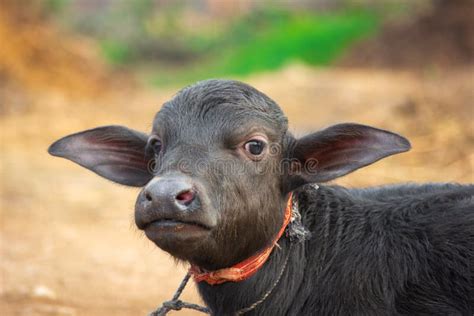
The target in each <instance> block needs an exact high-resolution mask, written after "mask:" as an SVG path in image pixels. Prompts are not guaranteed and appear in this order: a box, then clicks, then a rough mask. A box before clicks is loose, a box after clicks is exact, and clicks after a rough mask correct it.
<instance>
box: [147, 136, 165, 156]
mask: <svg viewBox="0 0 474 316" xmlns="http://www.w3.org/2000/svg"><path fill="white" fill-rule="evenodd" d="M161 147H162V143H161V140H160V138H159V137H158V136H154V135H153V136H151V137H150V138H149V139H148V143H147V148H148V149H149V150H150V151H152V152H153V153H154V154H155V155H158V154H159V153H160V151H161Z"/></svg>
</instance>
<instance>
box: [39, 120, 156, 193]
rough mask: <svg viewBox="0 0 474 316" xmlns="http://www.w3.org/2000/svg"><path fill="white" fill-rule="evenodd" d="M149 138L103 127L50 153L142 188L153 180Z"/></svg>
mask: <svg viewBox="0 0 474 316" xmlns="http://www.w3.org/2000/svg"><path fill="white" fill-rule="evenodd" d="M147 139H148V136H147V135H146V134H144V133H141V132H138V131H135V130H131V129H129V128H126V127H123V126H103V127H98V128H94V129H90V130H86V131H83V132H79V133H76V134H72V135H69V136H66V137H63V138H61V139H59V140H58V141H56V142H55V143H53V144H52V145H51V146H50V147H49V149H48V152H49V153H50V154H51V155H53V156H58V157H63V158H66V159H69V160H71V161H74V162H75V163H77V164H79V165H81V166H83V167H85V168H87V169H89V170H91V171H93V172H95V173H97V174H98V175H100V176H102V177H104V178H107V179H109V180H112V181H114V182H117V183H120V184H124V185H128V186H137V187H138V186H143V185H145V184H146V183H147V182H148V181H149V180H150V179H151V178H152V177H153V175H152V173H151V172H150V171H149V163H150V161H151V160H152V159H153V155H152V154H150V153H147V152H146V150H145V147H146V143H147Z"/></svg>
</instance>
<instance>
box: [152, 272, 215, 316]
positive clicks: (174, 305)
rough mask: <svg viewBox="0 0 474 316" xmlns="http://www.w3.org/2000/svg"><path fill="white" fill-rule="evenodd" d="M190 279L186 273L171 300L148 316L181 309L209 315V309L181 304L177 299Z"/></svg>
mask: <svg viewBox="0 0 474 316" xmlns="http://www.w3.org/2000/svg"><path fill="white" fill-rule="evenodd" d="M190 277H191V273H189V272H188V273H187V274H186V275H185V277H184V279H183V281H181V284H180V285H179V287H178V289H177V290H176V292H175V293H174V295H173V298H172V299H171V300H170V301H166V302H164V303H163V305H161V307H160V308H158V309H157V310H156V311H154V312H151V313H150V314H149V315H148V316H164V315H166V314H168V312H169V311H171V310H174V311H179V310H181V309H183V308H188V309H194V310H196V311H198V312H201V313H205V314H211V312H210V310H209V308H207V307H204V306H201V305H198V304H192V303H187V302H183V301H182V300H180V299H179V297H180V296H181V293H183V290H184V288H185V287H186V284H187V283H188V281H189V278H190Z"/></svg>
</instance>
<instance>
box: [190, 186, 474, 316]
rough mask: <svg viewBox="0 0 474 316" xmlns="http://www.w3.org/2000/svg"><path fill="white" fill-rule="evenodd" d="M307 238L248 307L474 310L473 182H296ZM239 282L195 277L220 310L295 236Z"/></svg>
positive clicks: (279, 259)
mask: <svg viewBox="0 0 474 316" xmlns="http://www.w3.org/2000/svg"><path fill="white" fill-rule="evenodd" d="M296 196H297V200H298V204H299V210H300V212H301V215H302V219H303V224H304V225H305V227H306V228H307V229H309V230H310V232H311V235H312V237H311V239H310V240H308V241H306V242H305V243H304V244H296V245H293V247H292V249H291V254H290V263H289V265H288V267H287V270H286V271H285V273H284V275H283V278H282V280H281V281H280V284H279V285H278V289H277V291H275V292H274V293H272V294H271V295H270V296H269V297H268V299H267V300H266V301H265V302H264V303H263V304H262V305H261V306H259V307H258V308H257V309H256V310H255V311H253V312H249V313H248V315H472V313H473V311H474V185H465V186H463V185H455V184H428V185H411V184H410V185H399V186H387V187H377V188H373V189H346V188H343V187H338V186H320V188H319V189H317V190H315V189H313V188H312V187H311V186H304V187H302V188H301V189H299V190H298V191H297V192H296ZM279 244H280V246H281V248H280V249H276V250H274V252H273V253H272V255H271V258H270V259H269V261H268V262H267V264H266V265H265V266H264V268H263V269H262V270H261V271H259V272H258V273H257V274H256V275H254V276H253V277H251V278H250V279H248V280H246V281H243V282H240V283H231V282H229V283H225V284H222V285H217V286H210V285H208V284H206V283H205V282H201V283H199V284H198V289H199V292H200V293H201V295H202V297H203V299H204V301H205V302H206V303H207V304H208V305H209V306H210V307H211V309H212V310H213V312H214V313H215V314H216V315H231V314H232V313H233V312H235V311H236V310H239V309H241V308H244V307H247V306H249V305H251V304H252V303H253V302H255V301H257V300H258V299H259V298H260V297H261V296H262V295H263V294H264V293H265V292H266V291H267V290H268V289H269V288H270V286H271V285H272V283H273V282H274V278H275V276H276V275H277V274H278V272H279V269H280V268H281V265H282V263H283V260H284V258H285V256H286V251H287V250H288V245H289V241H288V240H287V238H286V237H283V238H282V240H281V241H280V243H279Z"/></svg>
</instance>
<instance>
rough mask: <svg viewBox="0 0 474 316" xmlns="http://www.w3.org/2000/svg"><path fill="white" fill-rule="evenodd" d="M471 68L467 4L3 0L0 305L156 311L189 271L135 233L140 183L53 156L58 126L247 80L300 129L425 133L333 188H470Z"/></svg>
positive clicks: (127, 117) (472, 24) (109, 117)
mask: <svg viewBox="0 0 474 316" xmlns="http://www.w3.org/2000/svg"><path fill="white" fill-rule="evenodd" d="M473 74H474V1H471V0H359V1H355V0H354V1H349V0H292V1H290V0H287V1H283V0H282V1H270V0H268V1H264V0H261V1H258V0H227V1H224V0H195V1H180V0H31V1H15V0H3V1H1V2H0V128H1V143H0V145H1V158H0V159H1V161H0V162H1V165H0V187H1V191H0V194H1V197H0V198H1V199H0V202H1V205H0V206H1V209H0V211H1V213H0V225H1V232H0V233H1V235H0V243H1V244H0V251H1V253H0V272H1V275H0V277H1V280H0V314H2V315H92V316H94V315H106V314H108V315H145V313H147V312H149V311H151V310H152V309H153V308H155V307H156V306H157V305H159V304H160V303H161V302H162V301H163V300H165V299H169V298H170V297H171V295H172V294H173V293H174V291H175V288H176V287H177V285H178V284H179V282H180V280H181V278H182V277H183V275H184V273H185V269H186V267H185V266H180V265H176V264H175V262H174V261H173V260H172V259H171V258H170V257H169V256H168V255H166V254H165V253H163V252H162V251H160V250H159V249H157V248H156V247H154V246H153V245H152V244H151V242H149V241H147V240H146V238H144V237H143V236H142V234H141V233H140V232H138V231H137V230H136V229H135V227H134V223H133V207H134V202H135V197H136V194H137V193H138V190H137V189H130V188H125V187H122V186H118V185H114V184H112V183H110V182H108V181H106V180H104V179H101V178H99V177H98V176H96V175H94V174H92V173H91V172H88V171H86V170H85V169H82V168H80V167H78V166H76V165H74V164H72V163H70V162H67V161H65V160H61V159H57V158H53V157H50V156H48V155H47V153H46V149H47V147H48V145H49V144H50V143H52V142H53V141H54V140H56V139H57V138H59V137H62V136H64V135H66V134H70V133H73V132H76V131H79V130H83V129H88V128H92V127H95V126H99V125H107V124H121V125H127V126H129V127H131V128H135V129H138V130H143V131H149V130H150V128H151V120H152V117H153V115H154V114H155V112H156V111H157V110H158V109H159V107H160V106H161V104H162V103H163V102H165V101H166V100H168V99H169V98H171V97H172V95H173V94H174V93H175V92H176V91H177V90H179V89H180V88H182V87H183V86H185V85H187V84H189V83H192V82H194V81H197V80H202V79H206V78H216V77H218V78H235V79H239V80H243V81H245V82H248V83H250V84H251V85H254V86H255V87H257V88H258V89H260V90H261V91H263V92H265V93H266V94H268V95H269V96H270V97H272V98H273V99H274V100H275V101H277V102H278V103H279V104H280V105H281V107H282V108H283V110H284V111H285V113H286V114H287V115H288V117H289V120H290V129H291V131H292V132H293V133H295V134H296V135H303V134H304V133H306V132H309V131H311V130H316V129H319V128H322V127H324V126H327V125H329V124H334V123H338V122H346V121H353V122H359V123H364V124H369V125H374V126H377V127H381V128H385V129H389V130H392V131H395V132H398V133H400V134H402V135H405V136H407V137H408V138H409V139H410V140H411V141H412V145H413V149H412V151H410V152H409V153H405V154H402V155H398V156H394V157H390V158H388V159H385V160H383V161H381V162H378V163H376V164H375V165H373V166H370V167H367V168H365V169H363V170H360V171H357V172H355V173H354V174H352V175H350V176H347V177H344V178H342V179H339V180H337V181H336V183H338V184H343V185H346V186H351V187H358V186H368V185H378V184H388V183H395V182H403V181H417V182H421V181H428V182H435V181H454V182H461V183H468V182H473V178H474V176H473V168H474V131H473V123H472V121H473V119H474V104H473V102H474V101H473V100H474V77H473ZM185 298H186V299H190V300H193V301H195V302H198V301H199V298H198V296H197V294H196V292H195V289H194V288H193V287H192V286H191V287H190V288H189V289H187V290H186V291H185ZM188 314H189V315H190V314H192V313H191V312H187V311H182V312H181V315H188Z"/></svg>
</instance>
